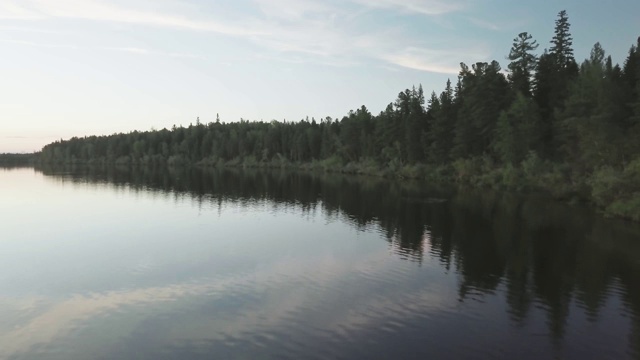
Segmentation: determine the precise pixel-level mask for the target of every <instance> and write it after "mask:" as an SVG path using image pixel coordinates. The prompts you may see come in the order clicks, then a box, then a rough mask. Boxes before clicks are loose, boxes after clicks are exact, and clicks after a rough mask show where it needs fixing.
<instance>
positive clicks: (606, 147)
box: [0, 11, 640, 217]
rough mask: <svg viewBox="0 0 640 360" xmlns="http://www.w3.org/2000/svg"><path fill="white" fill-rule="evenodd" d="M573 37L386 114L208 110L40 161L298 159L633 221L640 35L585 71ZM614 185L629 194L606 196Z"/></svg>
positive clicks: (488, 65) (467, 70) (558, 35)
mask: <svg viewBox="0 0 640 360" xmlns="http://www.w3.org/2000/svg"><path fill="white" fill-rule="evenodd" d="M572 43H573V39H572V37H571V33H570V24H569V21H568V16H567V13H566V11H561V12H560V13H559V14H558V19H557V20H556V23H555V33H554V36H553V39H552V40H551V44H552V46H551V48H550V49H549V50H548V51H547V50H545V51H544V52H543V53H542V54H541V55H540V56H539V57H536V56H535V55H534V54H533V51H535V50H536V48H537V47H538V45H537V43H536V41H533V40H532V36H531V35H529V34H528V33H527V32H522V33H520V34H519V35H518V37H516V38H515V39H514V42H513V45H512V48H511V49H510V51H509V55H508V58H509V60H510V61H511V62H510V63H509V65H508V70H509V71H508V77H505V74H504V73H503V71H502V69H501V67H500V64H498V62H496V61H492V62H478V63H475V64H473V65H472V66H471V67H469V66H467V65H465V64H464V63H461V69H460V73H459V76H458V79H457V80H458V81H457V83H456V84H455V85H452V83H451V81H447V83H446V86H445V89H444V91H442V92H441V93H440V95H437V93H436V92H432V93H431V95H430V96H429V98H428V100H427V99H425V95H424V91H423V89H422V86H418V88H416V87H413V88H411V89H406V90H404V91H402V92H400V93H399V94H398V96H397V99H396V100H395V101H394V102H393V103H390V104H389V105H388V106H387V107H386V108H385V110H384V111H381V112H380V113H379V114H378V115H377V116H376V115H373V114H371V112H370V111H369V110H368V109H367V108H366V107H365V106H362V107H360V108H359V109H357V110H355V111H350V112H349V113H348V114H347V115H346V116H344V117H342V119H340V120H338V119H332V118H331V117H326V118H324V119H321V120H320V121H316V120H315V119H314V118H311V120H309V119H308V118H307V119H303V120H301V121H299V122H287V121H283V122H278V121H275V120H274V121H271V122H263V121H258V122H252V121H246V120H242V119H241V120H240V121H239V122H230V123H223V122H221V121H220V118H219V117H218V116H216V120H215V122H213V123H208V124H204V123H202V122H201V121H200V119H199V118H198V119H196V121H195V125H193V124H191V125H189V126H188V127H182V126H179V127H177V126H174V127H173V128H172V129H171V130H168V129H162V130H159V131H146V132H138V131H134V132H131V133H128V134H114V135H110V136H90V137H85V138H72V139H69V140H66V141H58V142H55V143H52V144H49V145H47V146H45V147H44V148H43V150H42V153H41V154H40V156H39V160H40V162H42V163H89V164H116V163H117V164H121V165H127V166H133V165H139V164H143V165H158V164H168V165H172V166H181V165H187V164H197V165H202V166H221V165H226V166H243V167H292V166H295V167H302V168H305V169H315V170H323V171H341V172H347V173H364V174H372V175H381V176H391V177H403V178H419V179H426V180H428V181H451V180H453V181H457V182H460V183H468V184H472V185H475V186H487V187H496V188H501V189H509V190H525V189H529V190H538V191H539V190H542V191H547V192H549V193H551V194H552V195H553V196H556V197H559V198H565V199H585V198H591V199H593V200H594V202H595V203H597V204H598V205H599V206H601V207H602V208H605V209H607V211H610V212H611V213H615V214H619V215H621V216H627V217H634V216H636V215H633V214H634V211H636V210H634V209H637V208H638V209H637V213H638V214H640V207H636V204H637V203H638V202H639V200H638V197H639V196H640V195H638V190H636V189H635V188H633V187H631V186H626V185H625V186H622V187H619V186H618V185H619V183H618V182H619V181H623V182H624V183H625V184H629V183H632V182H633V181H640V178H639V177H633V176H632V175H629V174H628V172H629V171H630V170H627V169H629V168H630V167H631V168H633V169H635V168H636V167H637V166H636V165H637V164H636V162H637V160H635V161H633V160H634V159H638V158H640V141H638V139H640V38H639V39H638V43H637V44H634V45H633V46H632V47H631V49H630V50H629V55H628V57H627V58H626V60H625V62H624V65H623V66H622V67H621V66H618V65H614V64H613V61H612V59H611V58H610V57H607V56H606V54H605V52H604V50H603V48H602V46H600V44H599V43H598V44H596V45H595V46H594V47H593V50H592V52H591V54H590V57H589V59H587V60H585V61H584V62H583V63H582V64H581V66H580V67H578V66H577V64H576V61H575V59H574V54H573V48H572ZM425 106H426V107H425ZM0 160H2V158H1V157H0ZM632 164H633V165H632ZM629 179H631V180H629ZM616 184H618V185H616ZM611 187H618V188H620V189H621V190H620V192H619V193H618V192H616V193H615V194H613V195H611V194H609V195H606V194H607V191H608V190H609V189H610V188H611ZM603 194H605V195H603ZM625 196H626V197H627V198H628V199H627V198H625ZM625 199H626V200H625ZM613 203H615V204H616V205H615V206H613ZM609 205H611V206H609ZM612 206H613V207H612ZM630 209H631V210H630ZM630 214H632V215H630Z"/></svg>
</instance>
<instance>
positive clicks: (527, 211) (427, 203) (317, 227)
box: [0, 169, 640, 360]
mask: <svg viewBox="0 0 640 360" xmlns="http://www.w3.org/2000/svg"><path fill="white" fill-rule="evenodd" d="M0 224H1V228H0V359H65V360H71V359H212V358H214V359H261V358H266V359H392V358H394V359H399V358H407V359H412V358H425V359H426V358H436V359H438V358H442V359H539V358H557V359H587V358H594V359H606V358H609V359H640V228H639V227H638V226H637V225H634V224H628V223H624V222H620V221H611V220H604V219H602V218H600V217H599V216H597V215H595V214H593V213H592V212H590V211H589V210H586V209H582V208H579V207H570V206H566V205H562V204H558V203H554V202H549V201H545V200H541V199H535V198H534V199H532V198H523V197H519V196H514V195H509V194H494V193H489V192H473V191H469V192H467V191H456V192H455V193H454V192H449V193H446V194H444V193H442V192H432V191H429V190H426V189H425V188H424V187H423V186H418V185H417V184H397V183H396V184H393V183H388V182H384V181H381V180H376V179H358V178H353V177H351V178H349V177H339V176H323V175H311V174H300V173H285V172H239V171H225V172H222V171H202V170H188V171H186V170H182V171H179V170H171V169H169V170H167V169H156V170H152V169H146V170H135V171H131V170H126V169H109V170H100V171H98V170H90V169H74V170H69V169H67V170H55V171H54V170H50V169H44V170H34V169H0Z"/></svg>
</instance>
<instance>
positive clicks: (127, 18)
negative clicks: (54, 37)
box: [0, 0, 257, 35]
mask: <svg viewBox="0 0 640 360" xmlns="http://www.w3.org/2000/svg"><path fill="white" fill-rule="evenodd" d="M19 4H20V5H18V2H17V1H12V0H8V1H6V2H3V5H4V6H5V7H6V8H7V9H9V11H7V13H8V15H7V17H8V18H18V19H19V18H22V19H28V20H32V19H33V20H37V19H42V18H70V19H84V20H96V21H111V22H120V23H128V24H139V25H148V26H158V27H171V28H178V29H186V30H196V31H210V32H216V33H220V34H227V35H254V34H257V31H256V30H252V29H250V28H247V27H246V26H235V25H233V24H228V23H223V22H220V21H213V20H195V19H193V18H191V17H186V16H180V15H173V14H162V13H157V12H153V11H149V10H136V9H132V8H125V7H121V6H117V5H114V4H110V3H107V2H104V1H98V0H56V1H50V0H21V1H20V2H19ZM1 14H2V13H0V18H2V15H1Z"/></svg>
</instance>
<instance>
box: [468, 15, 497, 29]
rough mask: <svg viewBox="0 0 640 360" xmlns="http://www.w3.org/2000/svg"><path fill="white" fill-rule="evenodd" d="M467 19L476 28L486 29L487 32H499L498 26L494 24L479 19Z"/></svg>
mask: <svg viewBox="0 0 640 360" xmlns="http://www.w3.org/2000/svg"><path fill="white" fill-rule="evenodd" d="M468 19H469V21H470V22H471V23H472V24H474V25H476V26H477V27H480V28H483V29H488V30H493V31H498V30H500V26H499V25H498V24H496V23H493V22H491V21H487V20H483V19H479V18H476V17H469V18H468Z"/></svg>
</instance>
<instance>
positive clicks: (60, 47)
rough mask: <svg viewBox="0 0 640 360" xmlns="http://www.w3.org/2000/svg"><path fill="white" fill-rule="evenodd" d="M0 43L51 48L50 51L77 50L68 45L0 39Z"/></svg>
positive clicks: (73, 46) (75, 47)
mask: <svg viewBox="0 0 640 360" xmlns="http://www.w3.org/2000/svg"><path fill="white" fill-rule="evenodd" d="M0 42H3V43H8V44H17V45H26V46H35V47H43V48H52V49H78V47H77V46H75V45H70V44H48V43H39V42H35V41H25V40H15V39H0Z"/></svg>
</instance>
